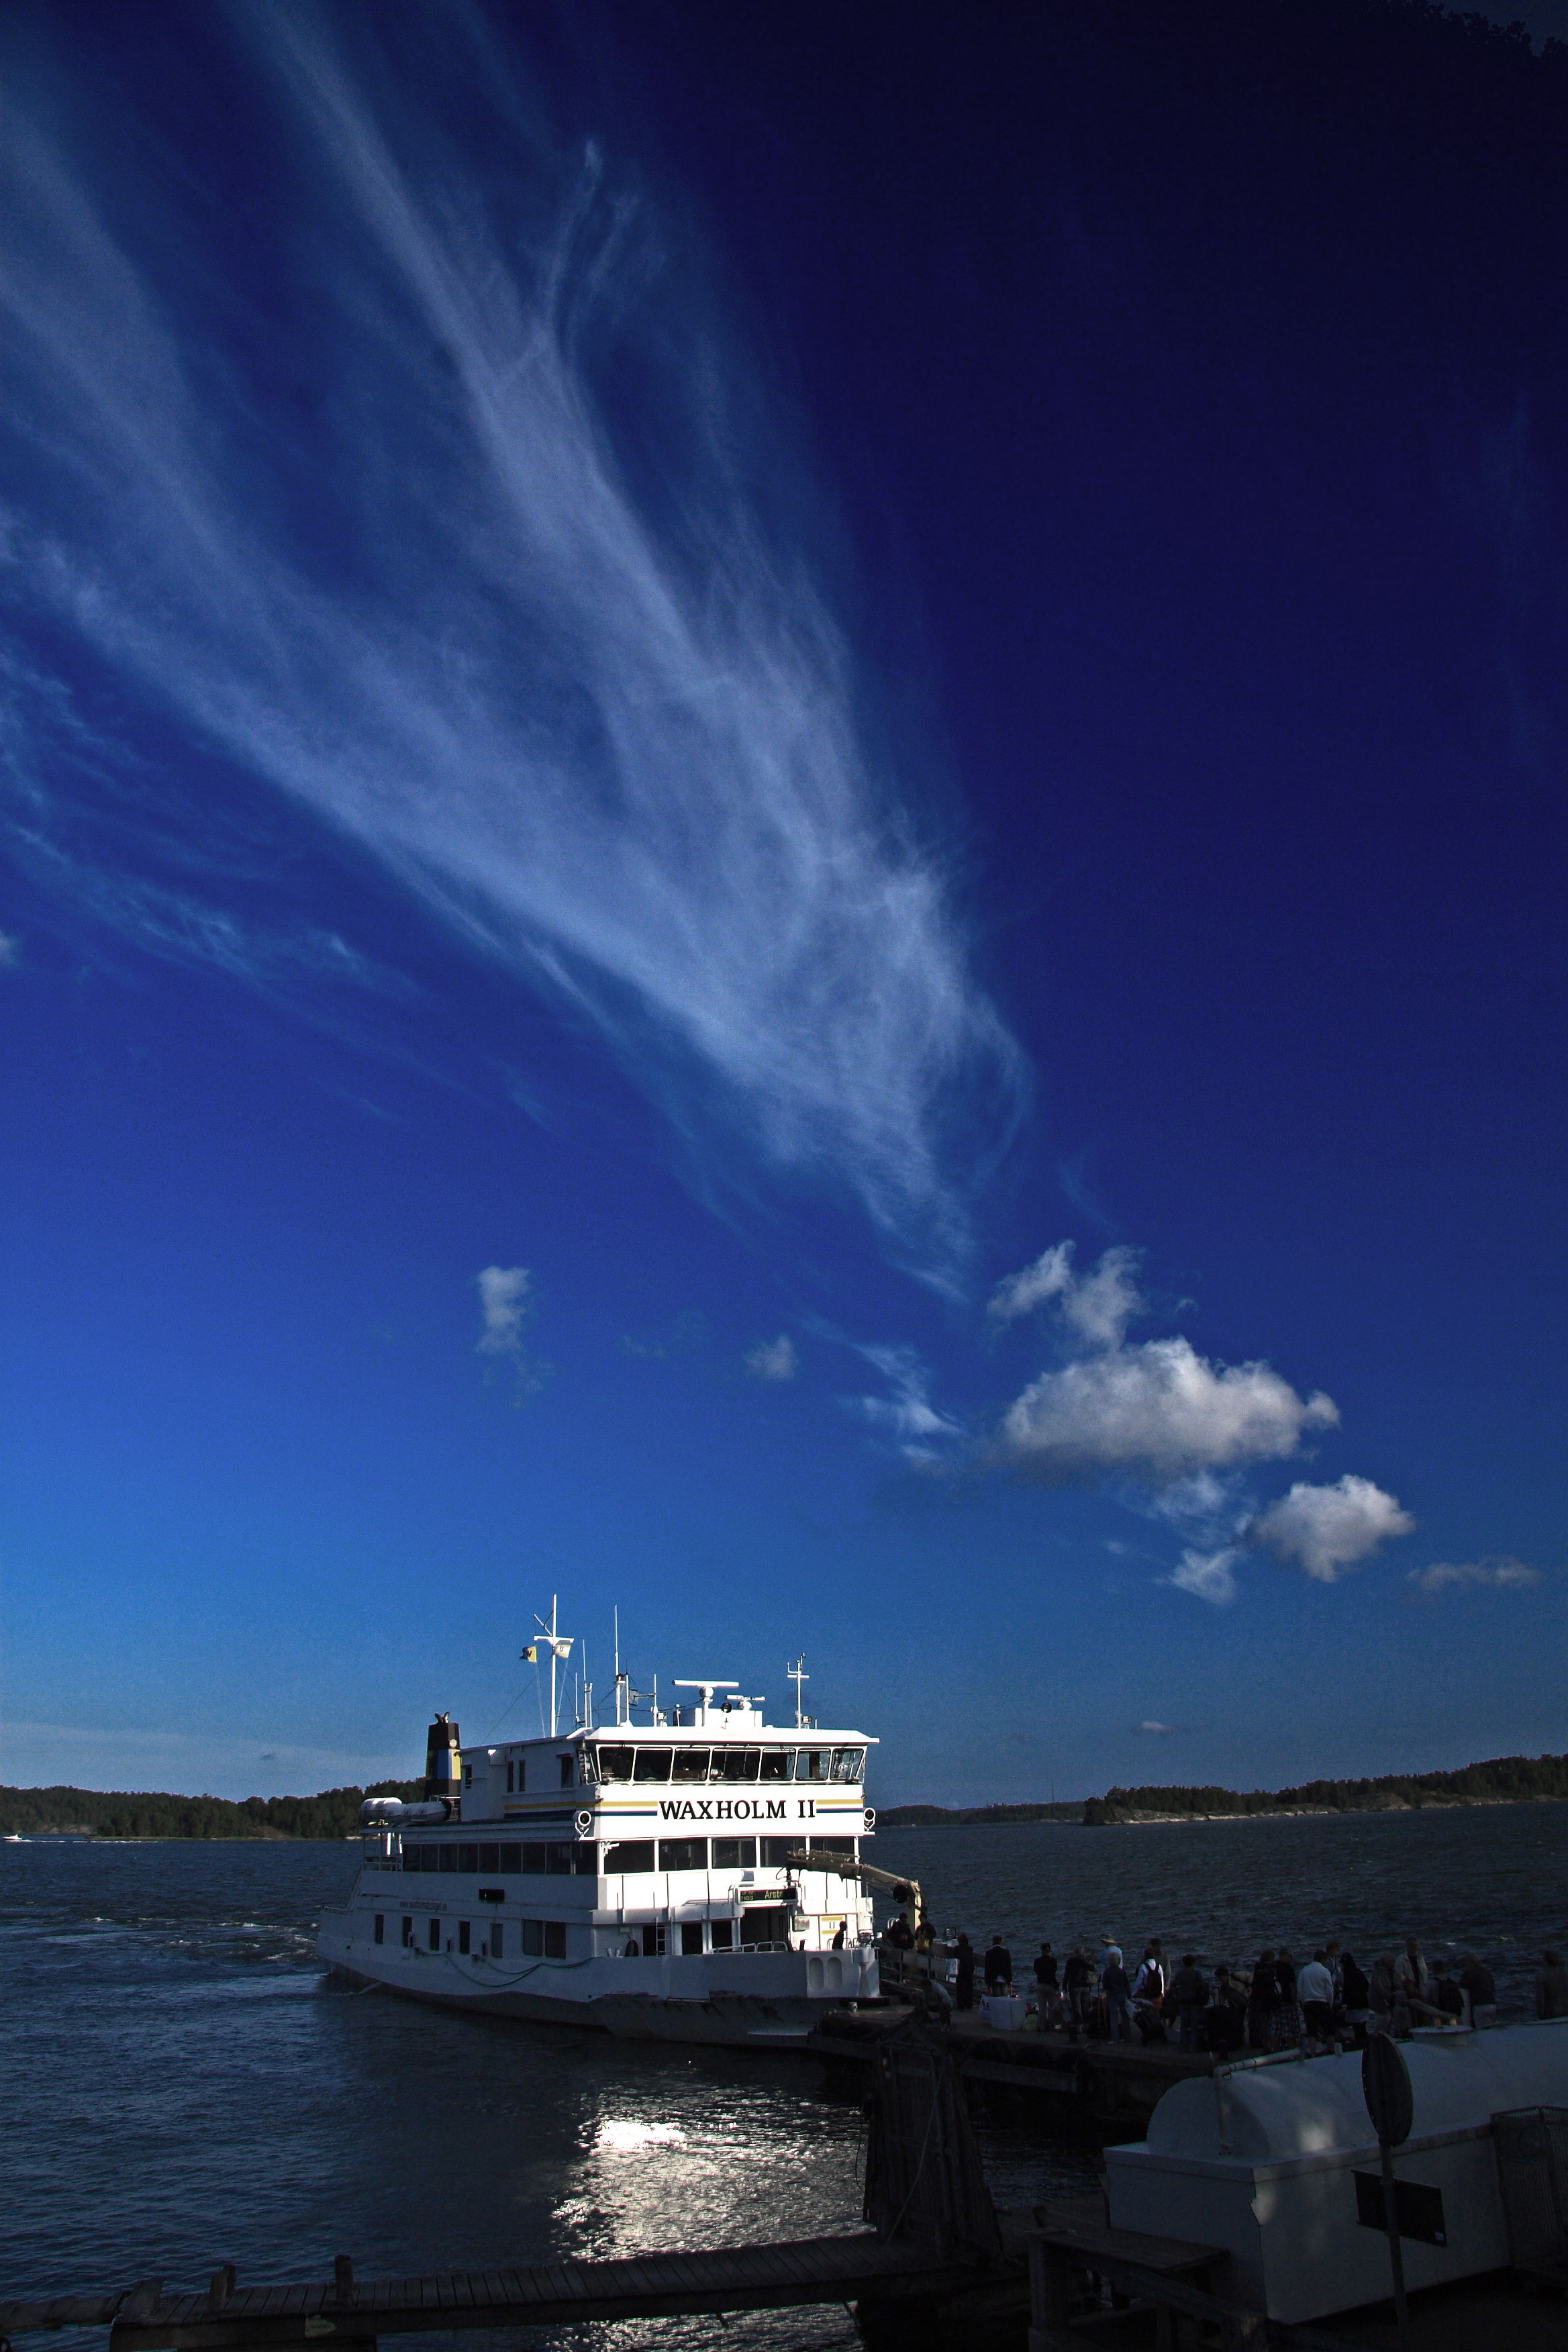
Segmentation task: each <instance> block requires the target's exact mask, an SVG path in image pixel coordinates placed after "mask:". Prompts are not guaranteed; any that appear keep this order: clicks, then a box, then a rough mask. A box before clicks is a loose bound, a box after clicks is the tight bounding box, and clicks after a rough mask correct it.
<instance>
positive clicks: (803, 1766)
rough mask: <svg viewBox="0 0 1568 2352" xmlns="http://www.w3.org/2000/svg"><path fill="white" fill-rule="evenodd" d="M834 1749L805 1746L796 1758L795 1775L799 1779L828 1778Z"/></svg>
mask: <svg viewBox="0 0 1568 2352" xmlns="http://www.w3.org/2000/svg"><path fill="white" fill-rule="evenodd" d="M832 1755H833V1751H832V1749H831V1748H802V1749H801V1751H800V1753H799V1755H798V1756H797V1757H796V1758H795V1779H796V1780H826V1778H827V1769H828V1765H829V1763H830V1762H831V1760H832Z"/></svg>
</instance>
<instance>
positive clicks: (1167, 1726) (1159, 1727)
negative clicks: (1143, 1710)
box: [1138, 1723, 1175, 1731]
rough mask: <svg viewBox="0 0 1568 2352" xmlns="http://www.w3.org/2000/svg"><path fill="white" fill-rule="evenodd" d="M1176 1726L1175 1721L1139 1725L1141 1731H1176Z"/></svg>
mask: <svg viewBox="0 0 1568 2352" xmlns="http://www.w3.org/2000/svg"><path fill="white" fill-rule="evenodd" d="M1138 1728H1139V1730H1140V1731H1174V1729H1175V1725H1174V1724H1173V1723H1141V1724H1140V1725H1139V1727H1138Z"/></svg>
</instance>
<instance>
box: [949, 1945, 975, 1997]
mask: <svg viewBox="0 0 1568 2352" xmlns="http://www.w3.org/2000/svg"><path fill="white" fill-rule="evenodd" d="M952 2005H953V2007H954V2008H955V2009H973V2006H974V1947H973V1944H972V1943H971V1942H970V1940H969V1938H968V1937H967V1936H965V1935H963V1934H962V1933H961V1934H960V1936H959V1938H958V1968H957V1970H956V1973H955V1975H954V1978H953V1988H952Z"/></svg>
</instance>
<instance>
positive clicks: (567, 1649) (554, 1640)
mask: <svg viewBox="0 0 1568 2352" xmlns="http://www.w3.org/2000/svg"><path fill="white" fill-rule="evenodd" d="M559 1600H560V1596H559V1594H557V1593H554V1592H552V1594H551V1596H550V1622H549V1624H548V1625H547V1624H546V1623H545V1622H544V1620H543V1618H542V1616H541V1615H540V1613H539V1612H538V1610H537V1609H536V1610H535V1611H534V1612H533V1622H534V1623H535V1624H536V1625H537V1626H538V1628H539V1630H540V1633H541V1634H542V1636H543V1638H544V1640H545V1641H546V1642H547V1643H549V1645H550V1737H551V1738H552V1739H554V1738H557V1737H558V1732H557V1727H556V1714H555V1669H556V1666H557V1664H561V1663H563V1662H564V1661H565V1660H566V1659H567V1658H569V1657H570V1656H571V1654H572V1644H573V1643H574V1641H575V1639H576V1635H575V1634H574V1633H558V1632H557V1631H556V1610H557V1607H558V1604H559Z"/></svg>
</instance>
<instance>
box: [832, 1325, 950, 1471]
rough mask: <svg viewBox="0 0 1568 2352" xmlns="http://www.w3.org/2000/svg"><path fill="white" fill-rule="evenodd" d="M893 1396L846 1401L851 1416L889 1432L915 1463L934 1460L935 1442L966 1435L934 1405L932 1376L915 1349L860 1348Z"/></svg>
mask: <svg viewBox="0 0 1568 2352" xmlns="http://www.w3.org/2000/svg"><path fill="white" fill-rule="evenodd" d="M858 1352H859V1353H860V1354H861V1355H862V1356H864V1357H865V1359H866V1360H867V1362H868V1363H869V1364H874V1365H875V1366H876V1368H877V1370H878V1371H879V1372H880V1373H881V1374H882V1376H883V1378H884V1379H885V1380H886V1381H887V1382H888V1384H889V1387H890V1388H891V1390H892V1391H893V1393H892V1395H891V1396H890V1397H874V1396H858V1397H846V1398H844V1400H843V1402H844V1403H845V1404H847V1406H848V1408H849V1410H850V1412H857V1413H859V1414H860V1416H861V1417H862V1419H864V1420H866V1421H868V1422H869V1423H871V1425H872V1427H873V1428H874V1429H880V1430H885V1431H886V1432H887V1433H888V1435H889V1437H892V1438H894V1439H895V1440H896V1441H897V1442H898V1444H899V1445H900V1447H901V1449H902V1451H903V1452H904V1453H905V1454H908V1455H909V1457H910V1460H911V1461H916V1462H930V1461H931V1460H933V1459H934V1456H933V1454H932V1452H931V1440H932V1439H935V1438H952V1437H958V1436H961V1435H962V1434H963V1432H962V1430H961V1429H960V1426H959V1424H958V1423H957V1422H956V1421H954V1420H953V1419H952V1416H951V1415H950V1414H948V1413H944V1412H939V1411H938V1409H937V1407H936V1406H935V1405H933V1404H932V1403H931V1373H930V1371H929V1370H927V1368H926V1366H925V1365H924V1364H923V1363H922V1362H921V1359H920V1357H919V1356H918V1355H917V1354H916V1353H915V1350H914V1349H912V1348H901V1347H887V1348H884V1347H860V1348H859V1349H858Z"/></svg>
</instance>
